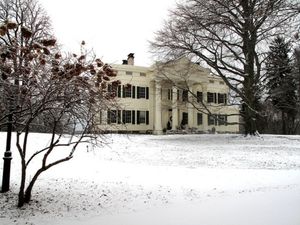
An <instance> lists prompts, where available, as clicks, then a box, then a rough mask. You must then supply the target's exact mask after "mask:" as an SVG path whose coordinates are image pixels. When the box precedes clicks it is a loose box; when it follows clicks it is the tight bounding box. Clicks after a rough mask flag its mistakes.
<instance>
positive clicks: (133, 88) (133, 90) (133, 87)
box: [132, 86, 135, 98]
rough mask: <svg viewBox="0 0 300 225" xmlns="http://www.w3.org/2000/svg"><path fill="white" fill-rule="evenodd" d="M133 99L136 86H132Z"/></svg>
mask: <svg viewBox="0 0 300 225" xmlns="http://www.w3.org/2000/svg"><path fill="white" fill-rule="evenodd" d="M132 98H135V86H132Z"/></svg>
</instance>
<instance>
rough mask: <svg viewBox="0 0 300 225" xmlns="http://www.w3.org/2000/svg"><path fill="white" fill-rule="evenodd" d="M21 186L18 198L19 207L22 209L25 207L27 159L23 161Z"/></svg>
mask: <svg viewBox="0 0 300 225" xmlns="http://www.w3.org/2000/svg"><path fill="white" fill-rule="evenodd" d="M21 173H22V174H21V185H20V190H19V196H18V207H22V206H23V205H24V203H25V202H24V189H25V181H26V164H25V159H22V171H21Z"/></svg>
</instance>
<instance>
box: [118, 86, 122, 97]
mask: <svg viewBox="0 0 300 225" xmlns="http://www.w3.org/2000/svg"><path fill="white" fill-rule="evenodd" d="M121 89H122V88H121V85H118V98H121Z"/></svg>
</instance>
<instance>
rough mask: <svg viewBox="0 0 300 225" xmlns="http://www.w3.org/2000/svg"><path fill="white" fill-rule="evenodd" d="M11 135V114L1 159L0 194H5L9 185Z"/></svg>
mask: <svg viewBox="0 0 300 225" xmlns="http://www.w3.org/2000/svg"><path fill="white" fill-rule="evenodd" d="M11 133H12V114H9V116H8V125H7V137H6V150H5V153H4V157H3V160H4V162H3V176H2V190H1V192H7V191H8V190H9V183H10V165H11V159H12V156H11V151H10V148H11Z"/></svg>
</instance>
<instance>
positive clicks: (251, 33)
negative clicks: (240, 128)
mask: <svg viewBox="0 0 300 225" xmlns="http://www.w3.org/2000/svg"><path fill="white" fill-rule="evenodd" d="M299 8H300V6H299V3H298V2H297V1H294V0H288V1H287V0H233V1H232V0H187V1H185V2H183V3H179V4H177V7H176V9H174V10H173V11H171V14H170V18H169V20H168V21H167V22H166V23H165V25H164V27H163V28H162V29H161V30H160V31H158V32H157V34H156V38H155V40H154V41H153V42H152V43H151V46H152V48H153V51H154V52H155V53H158V55H160V56H163V57H164V58H165V57H167V58H172V57H174V56H175V57H178V55H189V56H190V57H193V58H195V59H196V60H199V61H202V62H204V63H205V64H206V65H208V66H209V67H211V68H212V69H213V71H214V72H215V73H216V74H218V75H219V76H220V77H222V78H223V80H224V82H226V84H227V85H228V86H229V87H230V88H231V89H232V90H233V91H234V92H235V94H236V97H238V98H240V100H241V105H242V107H241V112H240V113H241V116H242V117H243V120H244V125H245V133H246V134H255V133H256V130H257V121H258V119H259V100H260V98H261V93H262V91H263V88H264V86H263V85H262V84H263V81H264V73H263V63H264V60H265V57H266V55H265V53H266V51H267V48H265V46H266V44H267V43H268V41H269V40H270V39H272V37H273V36H274V35H281V34H282V35H286V34H289V32H288V29H290V31H294V30H295V29H293V28H292V27H293V24H294V23H295V22H299Z"/></svg>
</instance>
